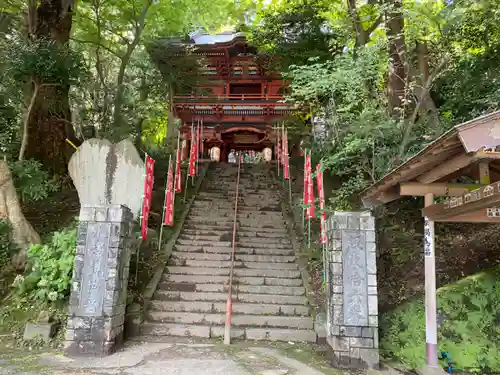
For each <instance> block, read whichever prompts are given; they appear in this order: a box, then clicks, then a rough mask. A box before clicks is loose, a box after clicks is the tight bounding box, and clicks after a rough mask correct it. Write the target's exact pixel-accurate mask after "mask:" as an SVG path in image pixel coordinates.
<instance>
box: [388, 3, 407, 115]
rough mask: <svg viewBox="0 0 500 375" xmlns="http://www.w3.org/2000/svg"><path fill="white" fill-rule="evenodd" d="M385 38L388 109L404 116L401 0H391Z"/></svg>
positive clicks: (403, 44)
mask: <svg viewBox="0 0 500 375" xmlns="http://www.w3.org/2000/svg"><path fill="white" fill-rule="evenodd" d="M386 27H387V40H388V42H389V76H388V79H387V81H388V82H387V96H388V101H389V111H390V113H391V114H392V115H393V116H395V117H404V104H405V101H404V99H405V96H406V81H407V72H406V68H405V63H406V53H405V38H404V16H403V2H402V0H392V1H391V4H390V9H389V10H388V12H387V13H386Z"/></svg>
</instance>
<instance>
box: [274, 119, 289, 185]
mask: <svg viewBox="0 0 500 375" xmlns="http://www.w3.org/2000/svg"><path fill="white" fill-rule="evenodd" d="M280 132H282V133H283V134H281V136H280ZM277 133H278V140H277V142H276V151H275V153H276V159H277V161H278V164H279V165H281V166H282V167H283V178H284V179H285V180H289V179H290V159H289V156H288V131H286V130H284V129H283V130H282V131H281V130H280V129H279V128H278V130H277ZM280 138H281V139H280Z"/></svg>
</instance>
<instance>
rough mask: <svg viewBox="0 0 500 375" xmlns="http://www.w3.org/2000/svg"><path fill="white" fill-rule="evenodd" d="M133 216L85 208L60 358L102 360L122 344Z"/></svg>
mask: <svg viewBox="0 0 500 375" xmlns="http://www.w3.org/2000/svg"><path fill="white" fill-rule="evenodd" d="M132 219H133V215H132V212H131V211H130V210H129V209H128V208H127V207H125V206H122V205H99V206H83V207H82V208H81V210H80V218H79V220H80V223H79V227H78V237H77V247H76V255H75V263H74V269H73V280H72V286H71V296H70V304H69V313H68V324H67V332H66V343H65V349H64V352H65V354H66V355H68V356H104V355H108V354H111V353H113V352H114V351H115V349H116V347H117V346H118V345H120V344H121V343H122V341H123V327H124V319H125V308H126V300H127V284H128V274H129V262H130V255H131V250H132V245H133V236H132V230H133V224H132Z"/></svg>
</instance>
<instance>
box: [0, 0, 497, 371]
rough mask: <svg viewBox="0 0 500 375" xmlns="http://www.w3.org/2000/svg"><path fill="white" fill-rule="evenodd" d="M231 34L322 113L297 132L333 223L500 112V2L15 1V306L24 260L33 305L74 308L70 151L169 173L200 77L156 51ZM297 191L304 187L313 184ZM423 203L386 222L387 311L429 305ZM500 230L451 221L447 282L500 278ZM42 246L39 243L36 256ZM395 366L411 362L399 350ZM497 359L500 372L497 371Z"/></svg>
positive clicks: (10, 84)
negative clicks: (381, 182) (105, 150)
mask: <svg viewBox="0 0 500 375" xmlns="http://www.w3.org/2000/svg"><path fill="white" fill-rule="evenodd" d="M228 27H231V28H236V29H237V30H241V31H245V32H247V35H248V38H249V41H250V42H251V43H253V44H255V45H256V46H257V47H258V48H259V50H260V51H261V52H263V53H267V54H271V55H277V56H280V57H281V58H280V60H279V63H277V64H275V65H273V66H268V67H267V68H268V69H270V70H274V71H277V72H281V73H282V74H283V75H284V76H285V77H286V78H287V79H288V80H289V81H290V82H291V88H290V90H289V92H288V98H287V99H288V100H290V101H293V102H294V103H296V105H297V108H298V109H300V108H307V109H308V110H309V111H310V112H311V113H312V115H313V119H315V121H314V122H315V124H316V126H315V127H311V126H310V124H304V123H303V122H301V121H297V120H292V119H290V120H288V121H287V126H288V127H289V128H290V131H291V133H292V134H291V135H292V142H293V143H294V144H295V147H296V146H297V145H298V143H299V142H300V141H301V140H305V143H304V144H303V146H304V147H308V148H311V149H312V151H313V158H314V160H315V162H318V161H320V160H322V161H323V163H324V165H325V167H326V168H327V169H328V174H329V180H328V183H327V187H328V191H327V194H328V195H329V202H328V209H329V210H335V209H337V210H341V209H356V208H358V207H359V196H358V194H359V192H361V191H362V190H363V189H364V188H366V187H367V186H368V185H369V184H371V183H373V182H374V181H376V180H377V179H379V178H380V177H382V176H383V175H384V174H385V173H387V172H388V171H389V170H390V169H392V168H393V167H395V166H396V165H398V164H400V163H401V162H403V161H404V160H406V159H407V158H408V157H409V156H411V155H413V154H414V153H415V152H417V151H418V150H420V149H421V148H422V147H424V146H425V145H426V144H428V143H430V142H432V141H433V140H434V139H436V138H437V137H438V136H439V135H441V134H442V133H443V132H444V131H446V130H447V129H449V128H450V127H451V126H454V125H456V124H458V123H461V122H464V121H467V120H469V119H472V118H474V117H476V116H479V115H481V114H484V113H488V112H491V111H494V110H497V109H499V107H500V106H499V104H500V75H499V73H498V72H499V70H498V67H499V66H500V0H455V1H452V0H447V1H443V0H420V1H417V0H366V1H357V0H333V1H332V0H330V1H328V0H289V1H279V0H271V1H261V0H254V1H252V0H241V1H238V2H234V1H232V0H213V1H210V2H207V1H204V0H174V1H164V0H158V1H153V0H80V1H77V2H75V1H73V0H40V1H34V0H4V1H3V2H2V3H1V4H0V153H1V155H2V159H3V160H0V198H1V199H0V263H2V269H3V271H2V273H1V275H2V276H1V282H2V283H3V285H4V286H5V288H2V289H3V290H5V292H4V293H6V294H9V290H10V289H9V288H8V285H10V284H11V282H12V275H14V274H16V272H13V271H15V269H21V271H22V270H24V267H25V265H26V264H27V267H26V271H25V272H24V274H23V272H21V273H20V274H19V275H18V277H16V280H15V282H14V294H15V295H16V296H17V297H18V298H20V299H21V300H22V301H24V302H25V303H28V302H27V301H35V302H36V303H40V304H45V305H50V306H55V305H56V304H60V303H64V301H65V299H66V298H67V295H68V291H69V289H68V286H69V276H68V272H69V271H68V269H69V270H70V268H71V267H69V266H68V265H71V264H72V256H73V255H72V244H73V243H74V235H75V230H74V222H73V218H74V216H75V215H76V213H77V212H78V200H77V196H76V194H75V192H74V190H73V188H72V186H71V181H70V180H69V178H68V176H67V168H66V166H67V161H68V160H69V157H70V156H71V154H72V152H74V149H73V148H72V146H70V145H69V144H68V142H67V141H66V139H68V140H70V141H71V142H73V143H74V144H76V145H79V144H80V143H81V142H82V141H84V140H85V139H87V138H90V137H98V138H107V139H110V140H112V141H118V140H121V139H124V138H131V139H132V140H133V141H134V143H135V144H136V145H137V147H138V149H139V150H141V151H147V152H148V153H149V154H150V155H152V156H153V157H155V159H157V161H158V162H159V163H161V161H162V160H163V161H165V160H166V158H167V157H168V156H167V155H168V152H170V151H171V144H172V137H174V136H175V133H176V132H175V130H176V122H175V119H174V118H173V116H172V114H171V113H170V112H171V111H170V103H171V100H170V99H171V97H172V95H173V93H175V92H180V91H189V90H190V89H192V88H193V87H195V86H196V84H197V80H196V79H195V78H194V76H193V75H192V74H186V71H185V70H184V69H182V67H180V66H175V65H173V64H172V65H168V66H166V65H165V64H163V65H162V64H158V63H157V62H158V61H157V59H155V54H154V53H153V52H152V48H153V47H152V46H154V45H155V43H157V42H158V39H159V38H164V37H171V36H175V37H180V38H185V37H186V36H187V34H188V33H189V32H192V31H193V30H195V29H197V28H203V29H205V30H208V31H211V32H216V31H221V30H224V29H227V28H228ZM153 49H154V48H153ZM150 56H153V58H151V57H150ZM167 60H168V59H167ZM188 62H189V64H190V65H189V66H191V67H193V68H196V66H199V65H200V64H203V62H202V61H198V62H193V61H192V60H189V61H185V63H186V64H188ZM185 66H186V65H184V67H185ZM320 125H321V126H320ZM298 165H300V161H298ZM299 169H300V168H299ZM11 177H12V178H11ZM161 177H162V176H159V179H158V180H160V178H161ZM296 178H297V180H298V181H297V184H295V186H300V185H301V181H302V180H301V178H300V171H299V172H298V173H297V175H296ZM16 193H17V197H18V198H17V197H16ZM159 194H160V196H161V193H159ZM14 198H15V199H19V200H20V203H21V206H20V207H21V208H22V212H21V211H20V210H16V209H15V207H17V206H16V201H15V200H13V199H14ZM2 202H7V203H2ZM421 206H422V202H421V201H420V200H418V199H407V200H403V201H399V202H394V203H392V204H390V205H388V206H387V207H384V208H381V209H379V210H378V211H377V212H376V214H377V217H378V220H379V224H380V225H379V237H378V238H379V249H380V250H379V264H378V269H379V286H380V302H381V306H380V309H381V311H383V312H385V311H393V310H394V309H395V308H396V307H397V306H402V304H403V303H404V302H406V301H410V300H411V299H412V298H413V297H418V296H420V295H421V294H422V288H423V257H422V235H421V234H422V232H423V231H422V227H423V223H422V220H421V217H420V215H419V208H420V207H421ZM13 207H14V208H13ZM159 210H161V208H159V209H158V211H159ZM23 213H24V216H23V217H22V218H21V216H22V215H21V214H23ZM24 217H26V219H27V220H24ZM152 222H153V223H154V222H155V221H154V220H152ZM499 233H500V231H498V226H494V225H489V226H486V225H458V224H453V225H445V224H442V225H441V224H440V225H438V226H437V241H438V246H437V249H438V251H437V253H438V261H437V262H438V276H439V278H438V282H439V284H440V285H445V284H448V283H452V282H455V281H457V280H459V279H460V278H462V277H464V276H467V275H470V274H473V273H475V272H477V271H478V270H481V269H486V268H490V267H493V266H495V265H497V264H498V263H499V262H500V246H499V245H498V244H499V240H500V234H499ZM33 239H36V240H37V241H35V242H40V244H39V245H36V246H29V242H33V241H31V240H33ZM20 253H21V254H22V256H20V257H19V256H18V255H19V254H20ZM13 256H14V258H17V261H16V262H15V264H14V265H12V264H11V258H12V257H13ZM55 259H58V260H59V261H56V260H55ZM26 260H27V261H28V262H27V263H26V262H25V261H26ZM61 260H63V261H61ZM35 264H36V265H37V269H38V271H37V272H33V265H35ZM40 269H41V270H42V271H40ZM319 269H320V268H319ZM499 300H500V296H498V299H495V301H494V302H491V303H498V301H499ZM32 303H33V302H29V303H28V305H27V306H31V304H32ZM488 303H489V302H488ZM491 303H490V304H488V305H487V307H484V310H485V311H489V310H491V309H493V307H492V304H491ZM21 305H22V304H21ZM18 310H19V309H18ZM21 310H23V309H22V308H21ZM25 310H26V308H24V311H25ZM497 310H500V309H497ZM497 310H493V311H497ZM9 314H10V313H9ZM9 314H7V313H6V315H2V317H1V319H3V320H2V321H8V320H9V319H11V317H12V314H11V315H9ZM410 315H411V314H410ZM490 315H491V314H490ZM388 316H389V315H388ZM488 321H489V320H488ZM387 324H390V322H389V323H387ZM398 324H399V323H398ZM482 329H483V328H481V330H482ZM481 330H480V331H481ZM481 332H482V331H481ZM483 336H484V334H483ZM488 337H489V336H488ZM492 337H494V335H492ZM497 337H500V334H499V335H497ZM391 339H393V337H392V338H391ZM393 341H395V340H393ZM492 342H493V341H492ZM494 345H497V346H492V344H491V342H489V343H488V345H483V346H481V348H480V349H478V351H479V352H480V353H481V355H480V356H476V359H475V361H476V362H479V363H483V362H484V361H483V362H481V361H482V359H481V358H483V357H488V356H489V357H488V358H491V355H490V354H488V353H490V352H492V350H493V349H495V348H500V343H498V342H494ZM402 346H403V344H402ZM492 347H493V349H492ZM485 348H486V349H485ZM498 352H500V350H498ZM386 354H387V355H388V356H396V357H398V356H399V357H398V358H399V359H401V358H402V357H404V355H402V354H401V353H396V351H395V350H394V348H388V349H387V353H386ZM405 355H406V357H404V358H408V354H405ZM409 356H410V357H411V355H409ZM477 358H479V359H477ZM493 358H497V356H493ZM407 362H408V363H411V365H415V363H416V362H415V361H413V362H412V359H410V360H407ZM472 362H474V360H471V363H472ZM476 362H474V365H477V363H476ZM491 363H493V364H494V365H498V366H499V368H500V360H498V361H497V360H494V361H492V362H491ZM488 366H489V367H490V368H492V365H491V364H489V365H488ZM493 367H494V366H493ZM497 369H498V368H497Z"/></svg>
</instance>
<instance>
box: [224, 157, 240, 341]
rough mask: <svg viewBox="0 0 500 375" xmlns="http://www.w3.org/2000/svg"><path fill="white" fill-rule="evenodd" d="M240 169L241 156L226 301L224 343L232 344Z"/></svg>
mask: <svg viewBox="0 0 500 375" xmlns="http://www.w3.org/2000/svg"><path fill="white" fill-rule="evenodd" d="M240 170H241V156H240V157H239V158H238V177H237V178H236V199H235V203H234V221H233V243H232V250H231V269H230V271H229V290H228V293H227V303H226V325H225V327H224V344H225V345H229V344H231V317H232V314H233V271H234V252H235V249H236V219H237V215H238V196H239V190H240Z"/></svg>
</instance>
